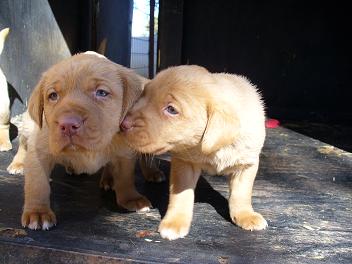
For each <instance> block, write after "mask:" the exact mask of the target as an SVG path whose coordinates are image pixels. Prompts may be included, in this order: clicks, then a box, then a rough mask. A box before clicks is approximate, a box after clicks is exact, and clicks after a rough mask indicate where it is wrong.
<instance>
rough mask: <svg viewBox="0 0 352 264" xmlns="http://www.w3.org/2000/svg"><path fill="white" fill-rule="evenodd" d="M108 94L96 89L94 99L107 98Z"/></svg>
mask: <svg viewBox="0 0 352 264" xmlns="http://www.w3.org/2000/svg"><path fill="white" fill-rule="evenodd" d="M109 94H110V93H109V92H107V91H105V90H103V89H98V90H96V91H95V96H96V97H107V96H108V95H109Z"/></svg>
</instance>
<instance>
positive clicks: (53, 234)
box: [0, 128, 352, 264]
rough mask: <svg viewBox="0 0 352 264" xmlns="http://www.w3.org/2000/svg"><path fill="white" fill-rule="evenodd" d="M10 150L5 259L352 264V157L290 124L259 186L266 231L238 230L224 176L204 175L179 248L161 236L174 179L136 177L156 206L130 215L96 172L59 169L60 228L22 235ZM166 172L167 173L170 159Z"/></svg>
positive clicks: (2, 180) (2, 244)
mask: <svg viewBox="0 0 352 264" xmlns="http://www.w3.org/2000/svg"><path fill="white" fill-rule="evenodd" d="M13 154H14V151H12V152H8V153H5V152H2V153H0V263H27V262H35V263H116V262H141V263H261V264H262V263H321V262H324V263H352V155H351V154H350V153H347V152H344V151H341V150H339V149H337V148H334V147H332V146H330V145H326V144H324V143H322V142H319V141H317V140H314V139H311V138H309V137H306V136H303V135H300V134H298V133H295V132H292V131H290V130H287V129H284V128H278V129H272V130H269V131H268V137H267V140H266V145H265V148H264V150H263V153H262V157H261V165H260V171H259V175H258V177H257V180H256V182H255V187H254V196H253V203H254V207H255V209H256V210H257V211H259V212H261V213H262V214H263V215H264V217H265V218H266V219H267V220H268V223H269V228H268V229H267V230H265V231H260V232H249V231H244V230H241V229H240V228H238V227H237V226H235V225H233V224H232V223H231V222H230V221H229V215H228V214H229V212H228V206H227V201H226V197H227V192H228V191H227V184H226V179H225V177H209V176H204V177H202V178H201V180H200V181H199V184H198V187H197V191H196V203H195V208H194V219H193V224H192V228H191V232H190V234H189V235H188V236H187V237H186V238H184V239H179V240H176V241H172V242H170V241H166V240H163V239H161V238H160V236H159V234H158V233H157V232H156V230H157V226H158V224H159V221H160V217H161V216H163V215H164V214H165V210H166V206H167V199H168V196H167V192H168V191H167V190H168V187H167V183H161V184H151V183H144V182H143V180H142V179H139V180H138V188H139V189H140V191H141V192H142V193H144V194H145V195H146V196H147V197H149V199H150V200H151V201H152V203H153V205H154V207H155V209H153V210H151V212H149V213H126V212H123V211H120V210H119V209H117V208H116V206H115V204H114V194H113V193H112V192H107V193H105V192H103V191H101V190H99V188H98V181H99V175H94V176H84V175H80V176H68V175H65V172H64V170H63V169H62V168H60V167H58V168H57V169H56V170H55V172H54V173H53V175H52V177H53V181H52V208H53V209H54V211H55V212H56V215H57V218H58V225H57V226H56V227H55V228H54V229H53V230H51V231H29V230H24V229H22V227H21V225H20V215H21V208H22V202H23V191H22V189H23V177H22V176H14V175H9V174H7V172H6V167H7V165H8V164H9V162H10V160H11V159H12V157H13ZM161 166H162V168H163V169H164V170H165V172H167V171H168V168H169V165H168V162H166V161H162V162H161ZM137 172H138V171H137ZM138 174H139V172H138Z"/></svg>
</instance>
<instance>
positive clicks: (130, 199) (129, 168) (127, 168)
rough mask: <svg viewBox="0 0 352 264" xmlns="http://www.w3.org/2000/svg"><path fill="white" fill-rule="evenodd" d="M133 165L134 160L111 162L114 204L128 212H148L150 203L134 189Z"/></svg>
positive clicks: (120, 159) (123, 159)
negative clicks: (114, 194)
mask: <svg viewBox="0 0 352 264" xmlns="http://www.w3.org/2000/svg"><path fill="white" fill-rule="evenodd" d="M135 164H136V158H115V159H114V161H113V162H111V166H112V167H111V173H112V175H113V182H114V183H113V189H114V190H115V193H116V202H117V204H118V205H120V206H122V207H123V208H125V209H127V210H129V211H149V208H150V207H151V203H150V201H149V200H148V199H147V198H146V197H144V196H143V195H141V194H140V193H139V192H138V191H137V190H136V187H135V176H134V169H135Z"/></svg>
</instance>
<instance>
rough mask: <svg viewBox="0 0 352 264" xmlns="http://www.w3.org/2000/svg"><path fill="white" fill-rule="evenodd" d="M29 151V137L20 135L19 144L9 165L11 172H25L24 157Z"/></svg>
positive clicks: (8, 169) (8, 168)
mask: <svg viewBox="0 0 352 264" xmlns="http://www.w3.org/2000/svg"><path fill="white" fill-rule="evenodd" d="M26 153H27V138H26V137H25V136H23V135H20V139H19V146H18V150H17V153H16V155H15V157H14V158H13V160H12V162H11V164H10V165H9V166H8V167H7V171H8V172H9V173H10V174H23V166H24V158H25V157H26Z"/></svg>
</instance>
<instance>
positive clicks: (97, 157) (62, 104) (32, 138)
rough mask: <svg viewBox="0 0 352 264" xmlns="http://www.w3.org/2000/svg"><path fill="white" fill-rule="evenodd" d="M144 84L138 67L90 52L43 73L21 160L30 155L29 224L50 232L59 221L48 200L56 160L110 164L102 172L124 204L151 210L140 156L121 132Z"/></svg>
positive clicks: (81, 165) (87, 169)
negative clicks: (138, 183) (139, 184)
mask: <svg viewBox="0 0 352 264" xmlns="http://www.w3.org/2000/svg"><path fill="white" fill-rule="evenodd" d="M143 83H144V80H143V79H142V78H141V77H139V76H138V75H137V74H135V73H134V72H133V71H131V70H129V69H127V68H124V67H122V66H120V65H117V64H115V63H113V62H111V61H109V60H108V59H106V58H105V57H103V56H98V55H96V54H91V53H90V54H78V55H75V56H73V57H71V58H69V59H66V60H64V61H62V62H60V63H58V64H56V65H54V66H52V67H51V68H50V69H49V70H48V71H47V72H45V73H44V74H43V76H42V78H41V80H40V81H39V83H38V85H37V87H36V88H35V89H34V91H33V93H32V95H31V97H30V99H29V103H28V112H29V114H30V117H31V119H33V120H34V121H35V123H36V125H34V127H33V129H32V131H31V132H30V133H28V135H27V137H28V138H27V140H26V144H27V146H24V147H26V149H23V153H24V154H23V155H20V156H22V157H19V158H18V159H17V161H21V159H23V156H25V158H24V174H25V187H24V190H25V202H24V207H23V214H22V225H23V226H24V227H26V226H28V227H29V228H30V229H40V228H41V229H44V230H47V229H49V228H50V227H52V226H53V225H54V224H56V217H55V214H54V213H53V211H52V210H51V208H50V199H49V196H50V185H49V176H50V173H51V171H52V169H53V166H54V165H55V164H56V163H59V164H62V165H64V166H65V167H66V169H68V170H69V171H71V172H74V173H88V174H92V173H95V172H96V171H98V170H99V169H100V168H102V167H103V166H105V171H104V173H103V175H105V176H104V177H105V178H109V177H112V178H113V186H112V187H113V188H114V189H115V191H116V200H117V203H118V204H119V205H121V206H123V207H124V208H127V209H129V210H146V209H149V207H150V202H149V201H148V200H147V199H146V198H145V197H144V196H142V195H141V194H139V193H138V192H137V191H136V189H135V186H134V165H135V160H136V155H135V153H134V151H132V150H131V149H130V148H129V147H128V146H127V145H126V144H125V143H124V141H123V140H122V138H121V136H120V135H119V134H118V132H119V130H120V129H119V125H120V123H121V120H122V118H123V117H124V116H125V114H126V113H127V110H128V109H129V108H130V107H131V106H132V104H133V103H134V102H135V100H136V99H137V98H138V96H139V95H140V94H141V92H142V89H143ZM27 121H28V118H27ZM29 121H30V120H29ZM29 123H30V122H29Z"/></svg>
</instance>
